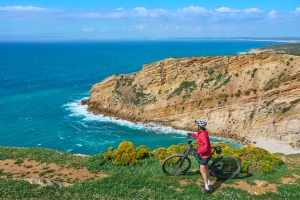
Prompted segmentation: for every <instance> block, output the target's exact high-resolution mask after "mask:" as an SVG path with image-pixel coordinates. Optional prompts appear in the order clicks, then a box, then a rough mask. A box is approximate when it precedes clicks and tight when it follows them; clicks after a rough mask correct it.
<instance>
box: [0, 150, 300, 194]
mask: <svg viewBox="0 0 300 200" xmlns="http://www.w3.org/2000/svg"><path fill="white" fill-rule="evenodd" d="M31 151H32V153H30V152H31ZM0 152H1V153H0V155H1V159H8V158H9V159H28V158H29V157H30V158H31V159H38V160H39V161H44V162H48V163H51V162H55V163H57V164H61V163H64V164H66V163H67V162H68V161H71V162H78V163H80V164H81V167H85V166H88V165H87V163H88V162H87V160H89V159H92V160H93V161H96V160H98V159H100V157H99V156H98V157H97V155H95V156H94V157H92V158H91V157H79V156H74V155H73V156H72V155H70V154H68V153H61V152H57V151H53V150H46V149H42V150H41V151H37V150H36V148H32V149H23V148H21V149H17V148H0ZM9 152H11V153H12V156H9ZM37 152H38V153H37ZM51 154H54V155H52V156H51ZM18 156H20V157H18ZM49 156H50V157H49ZM47 157H49V158H47ZM299 157H300V155H299V154H298V155H290V156H288V158H299ZM197 167H198V166H197V164H196V163H195V161H194V160H193V166H192V168H193V170H195V171H197ZM89 170H92V171H94V172H95V171H97V172H105V173H107V174H109V177H107V178H103V179H100V180H89V181H84V182H78V183H76V184H74V186H72V187H68V188H63V189H60V188H57V187H39V186H37V185H31V184H29V183H28V182H26V181H22V180H13V179H11V178H5V179H4V178H2V179H0V198H3V199H22V198H24V199H26V198H30V199H34V198H36V199H225V200H226V199H270V198H272V199H298V198H299V196H300V194H299V192H297V191H299V190H300V180H299V179H298V180H297V181H296V182H295V183H293V184H289V185H280V186H279V187H278V193H267V194H262V195H251V194H249V193H248V192H247V191H243V190H240V189H235V188H230V187H226V188H222V189H217V190H216V191H215V192H213V194H211V195H208V196H204V195H202V194H201V193H200V189H199V187H198V186H197V185H196V184H195V183H196V182H197V181H199V180H200V181H201V182H202V178H201V176H200V175H199V173H196V174H190V175H185V176H179V177H170V176H166V175H165V174H163V173H162V171H161V167H160V163H159V162H158V160H157V158H154V157H152V158H149V159H144V160H142V161H141V162H140V163H139V164H137V165H127V166H115V165H113V164H112V163H109V162H106V163H101V162H100V163H98V164H96V165H94V166H89ZM49 173H51V172H49ZM0 174H3V170H2V171H0ZM46 174H47V173H46ZM292 174H298V175H300V168H299V164H298V163H295V164H289V165H288V164H285V165H281V166H280V167H278V168H277V169H276V171H275V172H273V173H269V174H253V175H252V176H245V175H243V174H242V175H241V176H239V177H238V178H236V179H232V180H227V181H225V183H226V184H232V183H235V182H239V181H247V182H250V183H252V184H253V183H254V180H266V181H268V182H270V183H276V184H279V183H280V179H281V178H282V177H287V176H291V175H292ZM183 180H184V182H185V184H180V182H179V181H183ZM211 180H212V183H213V182H214V181H215V180H216V179H215V178H213V177H212V178H211Z"/></svg>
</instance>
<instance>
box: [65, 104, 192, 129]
mask: <svg viewBox="0 0 300 200" xmlns="http://www.w3.org/2000/svg"><path fill="white" fill-rule="evenodd" d="M83 99H84V98H83ZM81 100H82V99H80V100H77V101H75V102H70V103H67V104H65V105H64V106H63V107H64V108H66V109H67V110H69V111H71V114H70V115H69V116H71V117H83V120H84V121H97V122H111V123H115V124H118V125H119V126H126V127H129V128H131V129H137V130H145V131H151V132H154V133H160V134H169V133H175V134H180V135H186V131H182V130H176V129H174V128H172V127H169V126H161V125H159V124H157V123H153V122H150V123H141V122H138V123H133V122H130V121H127V120H120V119H117V118H114V117H108V116H104V115H101V114H99V115H95V114H93V113H91V112H88V111H87V105H81V104H80V101H81Z"/></svg>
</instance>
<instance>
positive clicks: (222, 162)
mask: <svg viewBox="0 0 300 200" xmlns="http://www.w3.org/2000/svg"><path fill="white" fill-rule="evenodd" d="M211 171H212V173H213V175H214V176H215V177H216V178H218V179H228V178H233V177H235V176H236V175H238V173H240V171H241V163H240V161H239V160H238V159H237V158H235V157H232V156H222V157H219V158H217V159H215V160H214V161H213V163H212V164H211Z"/></svg>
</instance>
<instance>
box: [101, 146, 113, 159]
mask: <svg viewBox="0 0 300 200" xmlns="http://www.w3.org/2000/svg"><path fill="white" fill-rule="evenodd" d="M114 152H115V151H114V148H113V147H109V148H108V150H107V152H106V153H103V158H104V159H105V160H113V159H114Z"/></svg>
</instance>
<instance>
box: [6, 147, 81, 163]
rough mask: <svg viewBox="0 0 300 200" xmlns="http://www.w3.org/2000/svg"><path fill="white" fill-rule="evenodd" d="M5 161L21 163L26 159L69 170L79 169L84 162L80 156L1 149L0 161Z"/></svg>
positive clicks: (30, 150) (46, 151) (40, 149)
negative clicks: (65, 167)
mask: <svg viewBox="0 0 300 200" xmlns="http://www.w3.org/2000/svg"><path fill="white" fill-rule="evenodd" d="M6 159H14V160H16V161H17V163H23V160H25V159H27V160H35V161H37V162H41V163H55V164H64V165H67V166H68V167H70V168H81V167H82V166H83V162H84V160H85V159H84V157H81V156H75V155H73V154H71V153H62V152H59V151H55V150H50V149H43V148H14V147H1V148H0V160H6Z"/></svg>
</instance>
